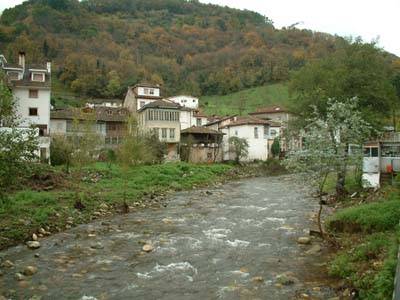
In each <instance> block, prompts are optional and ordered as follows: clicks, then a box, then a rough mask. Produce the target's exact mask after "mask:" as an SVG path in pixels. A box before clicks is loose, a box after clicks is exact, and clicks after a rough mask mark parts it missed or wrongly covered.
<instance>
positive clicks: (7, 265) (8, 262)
mask: <svg viewBox="0 0 400 300" xmlns="http://www.w3.org/2000/svg"><path fill="white" fill-rule="evenodd" d="M1 266H2V267H3V268H13V267H14V263H13V262H12V261H11V260H6V261H4V262H3V263H2V264H1Z"/></svg>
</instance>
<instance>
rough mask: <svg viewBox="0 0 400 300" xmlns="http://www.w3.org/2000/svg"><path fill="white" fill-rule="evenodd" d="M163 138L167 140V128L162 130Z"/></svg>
mask: <svg viewBox="0 0 400 300" xmlns="http://www.w3.org/2000/svg"><path fill="white" fill-rule="evenodd" d="M161 137H162V138H163V139H166V138H167V128H161Z"/></svg>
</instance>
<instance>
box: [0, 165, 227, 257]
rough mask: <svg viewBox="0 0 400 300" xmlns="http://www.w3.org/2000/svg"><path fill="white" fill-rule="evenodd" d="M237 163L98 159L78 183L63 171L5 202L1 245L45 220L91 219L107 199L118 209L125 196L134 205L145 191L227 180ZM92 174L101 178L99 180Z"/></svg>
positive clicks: (56, 223)
mask: <svg viewBox="0 0 400 300" xmlns="http://www.w3.org/2000/svg"><path fill="white" fill-rule="evenodd" d="M232 168H233V167H232V166H230V165H227V164H213V165H195V164H188V163H183V162H182V163H169V164H162V165H152V166H137V167H133V168H129V169H127V170H124V169H121V168H120V167H119V166H117V165H111V167H109V166H108V165H107V164H106V163H96V164H94V165H93V166H90V167H88V168H85V169H84V170H83V176H82V180H81V181H80V182H79V183H77V182H76V180H73V178H76V176H77V175H76V174H72V176H67V175H66V174H62V173H59V174H60V176H64V177H65V178H66V179H65V182H64V184H63V185H62V187H60V188H58V189H55V190H52V191H34V190H31V189H27V190H20V191H17V192H14V193H13V194H11V195H9V197H8V198H7V199H5V200H3V201H2V202H0V249H2V248H5V247H8V246H11V245H14V244H16V243H18V242H21V241H23V240H26V239H28V238H29V236H30V235H31V234H32V233H33V232H37V230H38V229H39V228H40V227H43V226H49V227H51V228H52V230H55V229H56V228H57V227H58V228H61V229H62V228H63V227H64V226H65V225H66V224H67V219H68V217H73V218H74V222H75V223H84V222H88V221H90V220H91V217H92V216H93V213H94V212H95V211H98V210H99V208H100V205H101V204H102V203H106V204H108V205H109V206H110V207H111V209H114V210H115V211H118V210H120V209H121V207H122V203H123V201H124V199H125V200H126V202H127V203H128V204H129V205H131V204H134V203H135V202H141V201H145V200H146V199H147V198H146V196H147V197H149V195H151V194H152V195H159V194H160V193H165V192H168V191H176V190H184V189H190V188H193V187H195V186H200V185H205V184H208V183H214V182H216V181H218V180H222V178H223V176H224V174H226V172H227V171H229V170H230V169H232ZM57 172H60V171H59V170H57ZM91 178H97V179H98V178H100V179H98V181H95V182H94V181H93V180H91ZM125 179H126V180H125ZM78 199H80V200H81V201H82V202H83V204H84V205H85V209H84V210H82V211H78V210H76V209H75V208H74V204H75V202H76V200H78Z"/></svg>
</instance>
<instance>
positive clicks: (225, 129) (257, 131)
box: [220, 116, 281, 161]
mask: <svg viewBox="0 0 400 300" xmlns="http://www.w3.org/2000/svg"><path fill="white" fill-rule="evenodd" d="M280 128H281V125H280V124H278V123H276V122H273V121H267V120H262V119H258V118H254V117H251V116H245V117H234V119H233V121H231V122H229V123H228V124H227V125H225V126H222V127H221V128H220V130H221V132H222V133H224V138H223V147H224V160H234V159H235V153H234V152H233V151H231V150H232V149H230V145H229V139H230V138H231V137H234V136H236V137H239V138H243V139H246V140H247V142H248V144H249V148H248V156H247V157H246V158H244V159H243V160H245V161H252V160H266V159H268V158H269V157H271V153H270V147H271V145H272V142H273V140H274V139H275V138H276V137H278V136H279V135H280V132H281V131H280V130H281V129H280Z"/></svg>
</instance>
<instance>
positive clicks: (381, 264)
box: [327, 186, 400, 300]
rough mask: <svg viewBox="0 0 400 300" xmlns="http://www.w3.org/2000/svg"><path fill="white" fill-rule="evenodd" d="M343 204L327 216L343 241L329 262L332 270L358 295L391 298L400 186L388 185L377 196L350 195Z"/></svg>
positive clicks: (365, 297) (396, 248)
mask: <svg viewBox="0 0 400 300" xmlns="http://www.w3.org/2000/svg"><path fill="white" fill-rule="evenodd" d="M362 201H368V203H362V204H360V202H362ZM344 206H347V207H346V208H343V209H340V210H338V211H337V212H336V213H335V214H334V215H332V216H331V217H330V218H329V219H328V220H327V227H328V229H329V231H330V232H331V233H332V234H333V235H334V236H335V237H336V240H337V241H338V242H339V244H340V250H339V251H338V252H337V253H336V254H335V256H334V257H333V259H332V261H331V262H330V266H329V271H330V274H331V275H332V276H335V277H338V278H340V279H343V280H344V281H345V286H348V287H352V288H354V289H355V292H356V294H358V299H371V300H372V299H382V300H383V299H392V293H393V280H394V276H395V269H396V263H397V250H398V244H399V243H398V242H399V232H400V231H399V225H398V224H399V220H400V194H399V190H398V189H396V188H393V187H389V186H388V187H385V188H383V189H382V190H381V191H380V192H379V193H377V194H376V195H375V196H374V197H371V195H369V197H368V198H357V199H352V200H350V199H349V200H347V203H346V202H345V203H344Z"/></svg>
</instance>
